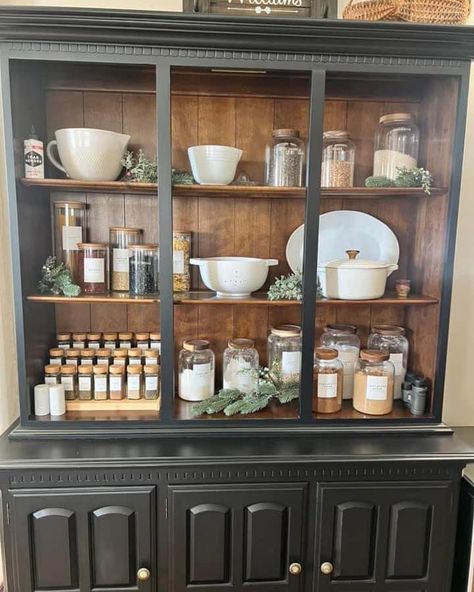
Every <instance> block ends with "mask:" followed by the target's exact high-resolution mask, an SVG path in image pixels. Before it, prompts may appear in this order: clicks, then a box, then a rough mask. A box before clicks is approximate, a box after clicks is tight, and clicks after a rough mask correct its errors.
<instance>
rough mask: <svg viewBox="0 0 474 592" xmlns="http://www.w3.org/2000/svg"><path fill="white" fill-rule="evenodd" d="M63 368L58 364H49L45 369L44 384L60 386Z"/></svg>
mask: <svg viewBox="0 0 474 592" xmlns="http://www.w3.org/2000/svg"><path fill="white" fill-rule="evenodd" d="M60 382H61V366H58V365H57V364H48V365H47V366H45V367H44V383H45V384H48V385H52V384H60Z"/></svg>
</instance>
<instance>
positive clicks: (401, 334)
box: [367, 325, 409, 399]
mask: <svg viewBox="0 0 474 592" xmlns="http://www.w3.org/2000/svg"><path fill="white" fill-rule="evenodd" d="M367 347H368V348H369V349H382V350H384V351H387V352H388V353H389V355H390V358H389V359H390V361H391V362H392V364H393V365H394V367H395V387H394V398H395V399H401V398H402V383H403V382H404V381H405V376H406V373H407V364H408V349H409V344H408V339H407V338H406V336H405V329H404V328H403V327H398V326H397V325H374V326H373V327H372V331H371V333H370V335H369V339H368V341H367Z"/></svg>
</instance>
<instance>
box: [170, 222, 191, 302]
mask: <svg viewBox="0 0 474 592" xmlns="http://www.w3.org/2000/svg"><path fill="white" fill-rule="evenodd" d="M190 257H191V233H190V232H183V231H180V230H175V232H173V291H174V292H189V290H190V289H191V274H190V272H189V259H190Z"/></svg>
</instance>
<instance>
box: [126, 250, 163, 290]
mask: <svg viewBox="0 0 474 592" xmlns="http://www.w3.org/2000/svg"><path fill="white" fill-rule="evenodd" d="M129 248H130V253H131V255H130V293H131V294H134V295H135V296H142V295H144V294H153V293H154V292H158V289H159V288H158V269H159V250H158V245H154V244H144V245H130V247H129Z"/></svg>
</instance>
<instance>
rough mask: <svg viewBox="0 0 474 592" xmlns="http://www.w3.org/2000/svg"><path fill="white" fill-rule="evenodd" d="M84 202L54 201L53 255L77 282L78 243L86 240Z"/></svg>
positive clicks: (78, 273)
mask: <svg viewBox="0 0 474 592" xmlns="http://www.w3.org/2000/svg"><path fill="white" fill-rule="evenodd" d="M86 208H87V206H86V204H85V203H81V202H80V201H56V202H54V243H53V255H55V257H56V260H57V261H58V263H64V265H65V266H66V267H67V268H68V269H69V270H70V271H71V275H72V279H73V281H74V282H75V283H79V277H80V272H79V245H80V244H81V243H82V242H83V241H84V240H86Z"/></svg>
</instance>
